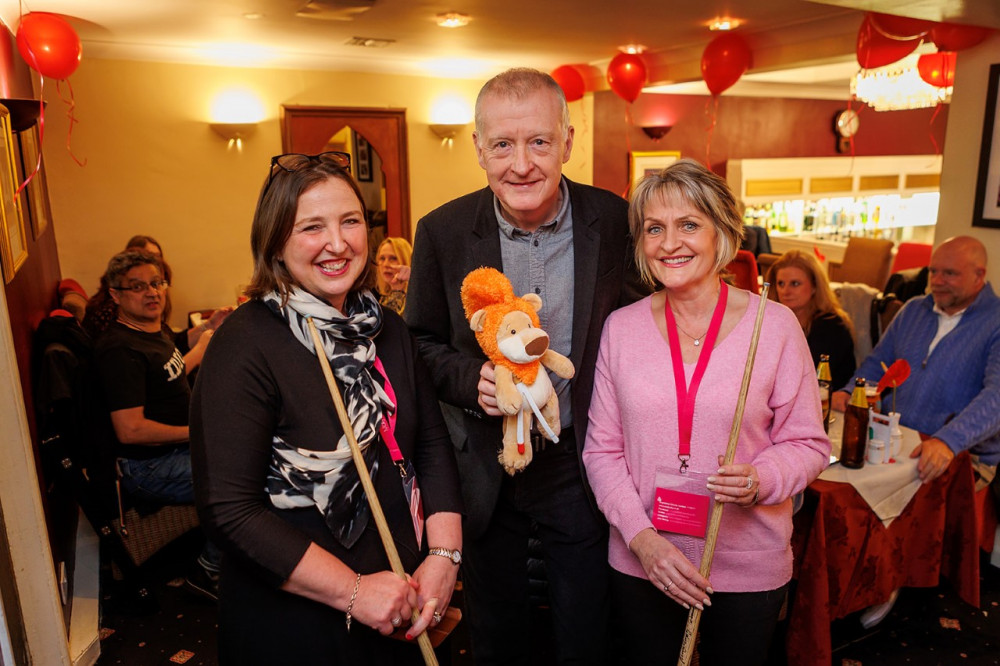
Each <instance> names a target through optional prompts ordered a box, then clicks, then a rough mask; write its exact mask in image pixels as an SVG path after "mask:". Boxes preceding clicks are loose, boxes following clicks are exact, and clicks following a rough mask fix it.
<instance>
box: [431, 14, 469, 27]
mask: <svg viewBox="0 0 1000 666" xmlns="http://www.w3.org/2000/svg"><path fill="white" fill-rule="evenodd" d="M434 18H435V19H436V20H437V24H438V25H439V26H441V27H442V28H464V27H465V26H467V25H469V21H471V20H472V19H471V18H469V16H468V15H467V14H459V13H458V12H446V13H444V14H438V15H437V16H435V17H434Z"/></svg>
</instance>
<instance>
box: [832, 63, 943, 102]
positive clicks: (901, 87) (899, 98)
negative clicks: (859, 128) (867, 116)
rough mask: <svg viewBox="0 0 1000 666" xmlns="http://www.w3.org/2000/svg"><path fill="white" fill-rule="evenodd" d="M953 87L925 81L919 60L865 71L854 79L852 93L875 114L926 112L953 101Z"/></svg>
mask: <svg viewBox="0 0 1000 666" xmlns="http://www.w3.org/2000/svg"><path fill="white" fill-rule="evenodd" d="M953 90H954V87H953V86H949V87H947V88H938V87H936V86H932V85H930V84H929V83H927V82H926V81H924V80H923V79H922V78H920V72H919V71H917V64H916V59H915V58H913V57H912V56H911V57H908V58H905V59H903V60H901V61H900V62H897V63H893V64H892V65H888V66H886V67H878V68H875V69H862V70H861V71H859V72H858V73H857V74H855V75H854V76H852V77H851V94H853V95H854V96H855V97H857V98H858V99H859V100H861V101H862V102H864V103H866V104H867V105H868V106H870V107H872V108H873V109H875V110H876V111H901V110H904V109H924V108H927V107H932V106H937V105H938V104H948V103H949V102H951V93H952V91H953Z"/></svg>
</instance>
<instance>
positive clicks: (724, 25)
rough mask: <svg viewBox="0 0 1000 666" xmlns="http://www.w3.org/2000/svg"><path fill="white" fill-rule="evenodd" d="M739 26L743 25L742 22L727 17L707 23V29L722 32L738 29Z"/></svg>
mask: <svg viewBox="0 0 1000 666" xmlns="http://www.w3.org/2000/svg"><path fill="white" fill-rule="evenodd" d="M741 25H743V21H741V20H740V19H737V18H731V17H729V16H722V17H719V18H717V19H715V20H714V21H709V23H708V29H709V30H722V31H726V30H735V29H736V28H738V27H740V26H741Z"/></svg>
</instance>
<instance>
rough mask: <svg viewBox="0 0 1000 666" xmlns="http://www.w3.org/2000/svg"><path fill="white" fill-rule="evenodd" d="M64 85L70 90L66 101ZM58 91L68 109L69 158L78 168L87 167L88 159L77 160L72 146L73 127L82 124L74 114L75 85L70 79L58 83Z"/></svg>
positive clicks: (67, 150) (67, 142)
mask: <svg viewBox="0 0 1000 666" xmlns="http://www.w3.org/2000/svg"><path fill="white" fill-rule="evenodd" d="M63 83H65V84H66V87H67V88H69V99H66V96H65V95H63V91H62V84H63ZM56 91H57V92H58V93H59V97H61V98H62V101H63V104H65V105H66V107H67V108H66V117H67V118H69V129H67V130H66V152H68V153H69V156H70V157H72V158H73V161H74V162H76V164H77V166H81V167H84V166H87V158H83V161H82V162H81V161H80V160H79V159H77V157H76V155H74V154H73V146H72V145H71V142H72V140H73V125H75V124H76V123H78V122H80V121H79V120H77V119H76V116H75V115H74V113H73V112H74V110H75V109H76V98H75V97H74V96H73V84H72V83H70V82H69V79H62V80H60V81H56Z"/></svg>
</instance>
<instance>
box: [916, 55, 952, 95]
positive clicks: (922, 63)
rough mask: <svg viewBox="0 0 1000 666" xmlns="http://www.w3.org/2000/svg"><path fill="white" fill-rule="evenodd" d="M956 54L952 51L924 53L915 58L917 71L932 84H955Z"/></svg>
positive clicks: (943, 86) (942, 86)
mask: <svg viewBox="0 0 1000 666" xmlns="http://www.w3.org/2000/svg"><path fill="white" fill-rule="evenodd" d="M957 60H958V54H957V53H955V52H954V51H938V52H937V53H925V54H923V55H922V56H920V59H919V60H917V71H918V72H919V73H920V78H922V79H923V80H924V81H926V82H927V83H929V84H931V85H932V86H937V87H938V88H947V87H949V86H953V85H955V62H956V61H957Z"/></svg>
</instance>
